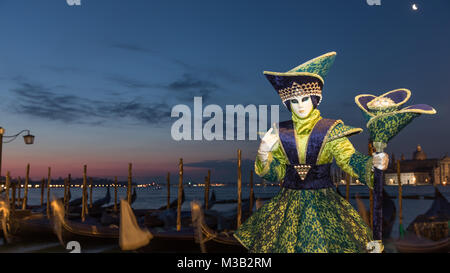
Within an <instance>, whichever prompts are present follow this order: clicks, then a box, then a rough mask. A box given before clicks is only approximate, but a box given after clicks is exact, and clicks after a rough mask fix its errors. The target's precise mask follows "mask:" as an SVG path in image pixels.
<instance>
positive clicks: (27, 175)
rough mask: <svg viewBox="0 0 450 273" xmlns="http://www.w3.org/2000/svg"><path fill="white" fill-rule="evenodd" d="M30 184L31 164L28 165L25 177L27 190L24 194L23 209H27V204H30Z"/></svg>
mask: <svg viewBox="0 0 450 273" xmlns="http://www.w3.org/2000/svg"><path fill="white" fill-rule="evenodd" d="M29 182H30V163H28V164H27V172H26V176H25V188H24V193H23V200H22V209H23V210H25V209H27V202H28V183H29Z"/></svg>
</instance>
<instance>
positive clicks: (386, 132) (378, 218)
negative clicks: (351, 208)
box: [355, 88, 436, 240]
mask: <svg viewBox="0 0 450 273" xmlns="http://www.w3.org/2000/svg"><path fill="white" fill-rule="evenodd" d="M410 97H411V91H410V90H408V89H404V88H402V89H396V90H392V91H389V92H387V93H384V94H383V95H381V96H375V95H371V94H362V95H358V96H356V97H355V103H356V104H357V105H358V107H359V108H360V109H361V111H362V114H363V116H364V118H365V120H366V121H367V124H366V127H367V129H368V130H369V135H370V141H371V142H372V143H373V147H374V148H375V152H376V153H382V152H383V151H384V149H385V148H386V147H387V144H388V142H389V141H390V140H391V139H392V138H394V137H395V136H396V135H397V134H398V133H400V131H401V130H402V129H403V128H405V127H406V125H408V124H409V123H411V121H412V120H413V119H415V118H417V117H418V116H420V115H421V114H436V110H435V109H434V108H433V107H431V106H429V105H426V104H416V105H411V106H407V107H404V108H400V107H401V106H402V105H403V104H404V103H405V102H407V101H408V100H409V98H410ZM383 185H384V178H383V171H381V170H379V169H377V168H374V212H373V234H374V239H376V240H381V238H382V221H383V218H382V216H383V215H382V200H383Z"/></svg>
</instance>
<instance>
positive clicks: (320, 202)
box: [234, 188, 372, 253]
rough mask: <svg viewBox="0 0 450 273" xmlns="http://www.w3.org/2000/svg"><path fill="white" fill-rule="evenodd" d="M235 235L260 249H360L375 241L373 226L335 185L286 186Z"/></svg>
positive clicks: (330, 250)
mask: <svg viewBox="0 0 450 273" xmlns="http://www.w3.org/2000/svg"><path fill="white" fill-rule="evenodd" d="M234 236H235V237H236V238H237V239H238V240H239V241H240V242H241V244H242V245H243V246H245V247H246V248H247V249H248V250H249V252H256V253H294V252H295V253H359V252H366V245H367V243H368V242H370V241H372V232H371V230H370V228H369V227H368V226H367V225H366V224H365V223H364V221H363V220H362V219H361V217H360V216H359V215H358V213H357V212H356V211H355V210H354V209H353V207H352V206H351V205H350V204H349V203H348V202H347V201H346V200H345V199H343V198H342V197H340V196H339V195H338V194H337V193H336V192H335V191H334V189H332V188H326V189H319V190H292V189H286V188H282V189H281V190H280V192H279V193H278V194H277V195H276V196H275V197H274V198H272V199H271V200H269V201H268V202H267V203H266V204H265V205H264V206H263V207H261V208H260V209H259V210H258V211H256V212H255V213H254V214H253V215H252V216H251V217H250V218H249V219H248V220H247V221H246V222H245V223H244V224H243V225H241V227H240V228H239V229H238V230H237V231H236V232H235V234H234Z"/></svg>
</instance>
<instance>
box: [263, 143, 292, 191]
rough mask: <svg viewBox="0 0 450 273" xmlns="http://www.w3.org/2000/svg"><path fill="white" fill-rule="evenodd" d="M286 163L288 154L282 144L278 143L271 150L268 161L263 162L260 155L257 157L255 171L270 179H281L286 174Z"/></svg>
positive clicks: (273, 180)
mask: <svg viewBox="0 0 450 273" xmlns="http://www.w3.org/2000/svg"><path fill="white" fill-rule="evenodd" d="M286 164H287V159H286V156H285V155H284V152H283V149H282V148H281V146H280V144H279V143H277V144H276V145H275V147H274V149H272V151H271V152H269V158H268V160H267V161H266V162H262V161H261V160H260V159H259V157H256V160H255V173H256V174H257V175H259V176H260V177H262V178H263V179H265V180H268V181H272V182H277V181H281V180H282V179H283V178H284V175H285V174H286Z"/></svg>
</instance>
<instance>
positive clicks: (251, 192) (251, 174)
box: [249, 170, 255, 214]
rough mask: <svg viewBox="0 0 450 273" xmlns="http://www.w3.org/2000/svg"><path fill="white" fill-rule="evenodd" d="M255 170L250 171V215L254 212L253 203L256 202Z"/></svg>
mask: <svg viewBox="0 0 450 273" xmlns="http://www.w3.org/2000/svg"><path fill="white" fill-rule="evenodd" d="M253 195H254V193H253V170H251V171H250V198H249V200H250V214H251V213H252V212H253V203H254V202H255V200H253Z"/></svg>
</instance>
